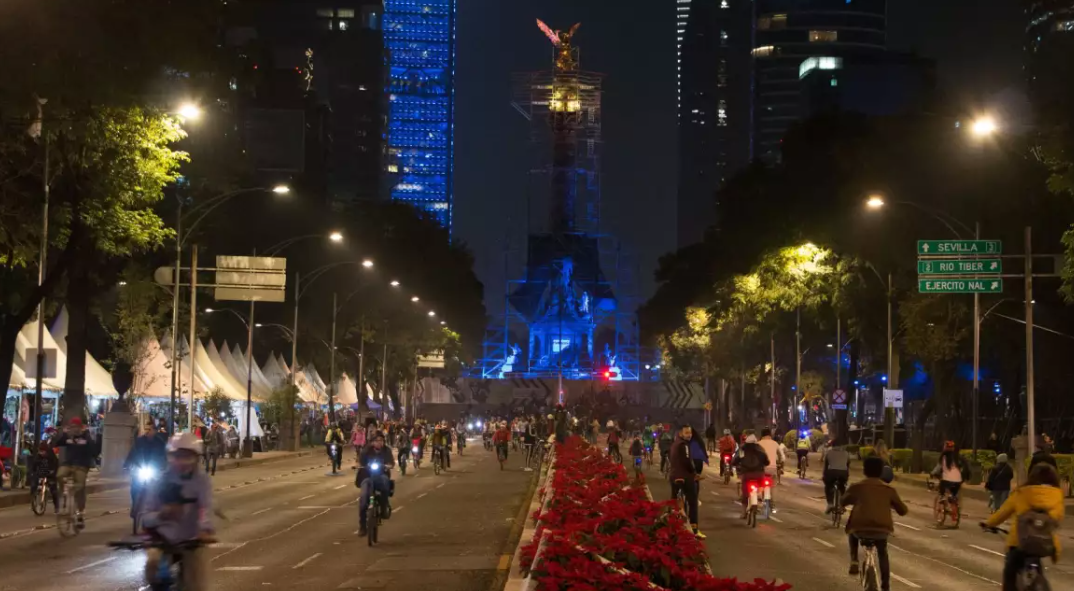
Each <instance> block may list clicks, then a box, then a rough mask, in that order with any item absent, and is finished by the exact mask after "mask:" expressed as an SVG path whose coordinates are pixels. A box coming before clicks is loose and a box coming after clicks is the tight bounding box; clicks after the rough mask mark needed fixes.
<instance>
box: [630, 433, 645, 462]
mask: <svg viewBox="0 0 1074 591" xmlns="http://www.w3.org/2000/svg"><path fill="white" fill-rule="evenodd" d="M644 455H645V444H644V443H642V441H641V437H639V436H638V435H637V434H636V433H635V434H634V441H633V442H631V444H630V457H631V458H633V459H634V464H633V466H634V467H635V468H640V467H641V459H642V456H644Z"/></svg>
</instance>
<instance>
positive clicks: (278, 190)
mask: <svg viewBox="0 0 1074 591" xmlns="http://www.w3.org/2000/svg"><path fill="white" fill-rule="evenodd" d="M272 192H273V193H275V194H277V195H286V194H288V193H290V192H291V187H288V186H287V185H276V186H275V187H273V188H272Z"/></svg>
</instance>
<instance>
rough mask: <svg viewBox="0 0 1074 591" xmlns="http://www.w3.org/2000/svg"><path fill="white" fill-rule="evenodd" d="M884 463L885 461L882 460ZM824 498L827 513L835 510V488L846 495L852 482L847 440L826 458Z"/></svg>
mask: <svg viewBox="0 0 1074 591" xmlns="http://www.w3.org/2000/svg"><path fill="white" fill-rule="evenodd" d="M880 461H881V462H883V460H880ZM823 474H824V497H825V498H826V499H828V508H827V509H825V511H824V512H825V513H831V512H832V511H833V510H834V509H835V487H837V486H838V487H839V490H841V491H843V493H844V494H846V488H847V482H848V481H849V480H850V453H849V452H847V448H846V440H845V439H843V438H842V437H840V438H839V440H838V441H836V442H835V445H834V446H833V447H832V449H830V450H828V453H827V454H825V456H824V472H823Z"/></svg>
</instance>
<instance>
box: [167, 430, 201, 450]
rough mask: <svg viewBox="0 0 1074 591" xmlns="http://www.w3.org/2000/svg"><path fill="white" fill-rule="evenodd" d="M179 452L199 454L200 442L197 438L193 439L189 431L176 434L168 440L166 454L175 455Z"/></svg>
mask: <svg viewBox="0 0 1074 591" xmlns="http://www.w3.org/2000/svg"><path fill="white" fill-rule="evenodd" d="M179 451H189V452H191V453H194V454H198V455H200V454H201V442H200V441H198V438H197V437H194V434H193V433H190V432H189V431H187V432H183V433H176V434H175V435H173V436H172V438H171V439H169V440H168V453H175V452H179Z"/></svg>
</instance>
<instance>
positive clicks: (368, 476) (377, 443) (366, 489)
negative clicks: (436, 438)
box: [354, 431, 436, 536]
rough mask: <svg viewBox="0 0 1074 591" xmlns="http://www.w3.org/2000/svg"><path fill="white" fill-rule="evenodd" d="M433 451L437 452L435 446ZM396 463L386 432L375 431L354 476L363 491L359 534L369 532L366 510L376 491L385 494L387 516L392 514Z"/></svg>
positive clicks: (359, 512)
mask: <svg viewBox="0 0 1074 591" xmlns="http://www.w3.org/2000/svg"><path fill="white" fill-rule="evenodd" d="M433 453H436V451H435V448H434V451H433ZM394 465H395V458H393V457H392V450H391V448H389V447H388V446H386V445H384V433H381V432H380V431H377V432H375V433H373V443H370V444H369V445H366V446H365V449H363V450H362V454H361V455H360V456H359V457H358V474H356V475H355V477H354V486H356V487H358V488H359V489H361V491H362V496H361V498H360V500H359V501H358V524H359V528H358V535H359V536H365V535H366V534H367V532H366V510H367V509H369V497H370V496H372V494H373V492H374V491H376V492H378V493H381V494H382V495H384V504H385V506H384V515H385V517H387V516H390V515H391V514H392V510H391V506H390V505H389V504H388V503H389V501H388V497H389V496H390V495H391V487H392V484H391V477H390V476H389V475H390V474H391V469H392V466H394ZM375 467H376V468H375Z"/></svg>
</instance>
